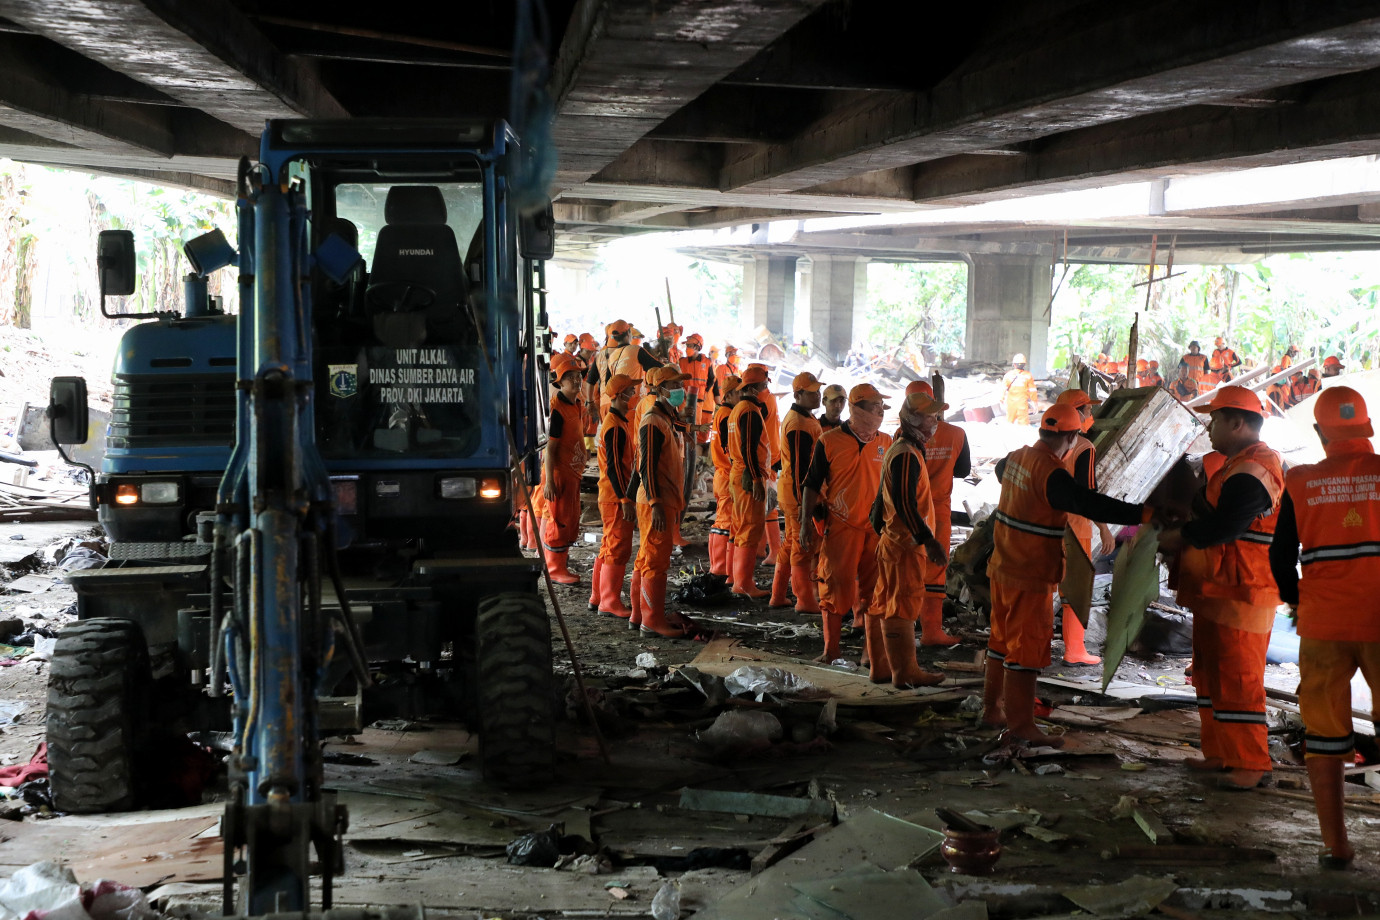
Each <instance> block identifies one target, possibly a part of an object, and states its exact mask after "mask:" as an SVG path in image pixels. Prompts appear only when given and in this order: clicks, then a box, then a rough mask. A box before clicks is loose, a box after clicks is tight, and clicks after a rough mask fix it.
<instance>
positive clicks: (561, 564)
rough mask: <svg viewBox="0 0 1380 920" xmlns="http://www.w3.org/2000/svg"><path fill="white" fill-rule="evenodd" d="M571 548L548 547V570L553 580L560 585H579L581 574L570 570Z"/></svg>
mask: <svg viewBox="0 0 1380 920" xmlns="http://www.w3.org/2000/svg"><path fill="white" fill-rule="evenodd" d="M569 561H570V550H568V549H560V550H556V549H548V550H547V551H546V571H547V572H549V573H551V580H552V581H554V582H555V583H556V584H558V585H578V584H579V583H580V576H579V575H576V574H575V573H574V572H572V571H570V568H569V565H568V563H569Z"/></svg>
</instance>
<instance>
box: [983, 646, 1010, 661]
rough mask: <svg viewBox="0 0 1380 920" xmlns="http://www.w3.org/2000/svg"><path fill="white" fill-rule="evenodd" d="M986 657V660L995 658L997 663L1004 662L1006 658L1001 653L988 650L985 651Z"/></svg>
mask: <svg viewBox="0 0 1380 920" xmlns="http://www.w3.org/2000/svg"><path fill="white" fill-rule="evenodd" d="M987 657H988V658H995V659H997V660H998V661H1005V660H1006V656H1005V655H1003V654H1002V653H1001V652H994V651H992V650H991V649H990V648H989V649H988V650H987Z"/></svg>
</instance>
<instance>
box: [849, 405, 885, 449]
mask: <svg viewBox="0 0 1380 920" xmlns="http://www.w3.org/2000/svg"><path fill="white" fill-rule="evenodd" d="M848 427H849V428H850V429H852V431H853V434H855V435H857V436H858V440H859V441H862V442H863V443H864V444H866V443H867V442H868V441H871V440H872V439H873V438H875V437H876V436H877V429H878V428H881V427H882V413H880V412H869V411H867V410H866V409H864V408H863V407H862V406H860V405H857V404H854V405H853V406H852V407H851V408H850V409H849V410H848Z"/></svg>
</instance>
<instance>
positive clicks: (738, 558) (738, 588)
mask: <svg viewBox="0 0 1380 920" xmlns="http://www.w3.org/2000/svg"><path fill="white" fill-rule="evenodd" d="M742 381H743V382H742V383H740V384H739V385H738V393H739V400H738V405H736V406H734V407H733V414H732V415H730V416H729V419H728V456H729V460H730V461H732V467H731V469H730V471H729V478H728V488H729V492H730V493H731V494H732V496H733V524H734V527H735V528H736V530H735V531H734V533H733V565H732V573H733V593H734V594H741V595H744V596H746V597H751V598H758V597H766V596H767V592H766V591H763V590H761V589H759V588H758V587H757V583H756V582H755V581H753V574H752V573H753V570H754V569H755V568H756V567H757V549H758V547H759V546H761V544H762V535H763V533H764V531H765V529H766V519H767V478H768V477H769V476H770V475H771V448H770V447H768V445H767V433H766V418H767V407H766V406H764V405H763V404H762V398H761V397H762V391H763V390H765V389H766V388H767V372H766V371H765V370H763V369H762V367H761V365H757V366H750V367H748V368H747V370H745V371H743V376H742Z"/></svg>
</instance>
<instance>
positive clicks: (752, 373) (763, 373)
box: [743, 364, 767, 386]
mask: <svg viewBox="0 0 1380 920" xmlns="http://www.w3.org/2000/svg"><path fill="white" fill-rule="evenodd" d="M766 382H767V370H766V368H764V367H762V365H760V364H752V365H749V366H748V368H747V369H746V370H745V371H743V385H745V386H751V385H754V384H758V383H766Z"/></svg>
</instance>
